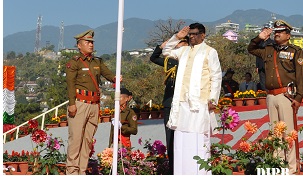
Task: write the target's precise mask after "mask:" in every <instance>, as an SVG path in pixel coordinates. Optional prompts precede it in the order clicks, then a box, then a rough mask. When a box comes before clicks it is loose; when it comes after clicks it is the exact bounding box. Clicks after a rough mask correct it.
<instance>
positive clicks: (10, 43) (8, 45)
mask: <svg viewBox="0 0 303 176" xmlns="http://www.w3.org/2000/svg"><path fill="white" fill-rule="evenodd" d="M271 14H272V12H270V11H267V10H264V9H251V10H245V11H244V10H236V11H234V12H233V13H232V14H230V15H228V16H226V17H224V18H222V19H220V20H217V21H214V22H203V21H207V19H205V18H206V17H204V18H201V20H200V21H199V22H201V23H203V24H204V25H205V26H206V27H207V28H210V29H214V27H215V26H216V25H219V24H221V23H223V22H226V21H227V20H231V21H232V22H234V23H239V24H240V30H241V29H243V28H244V26H245V24H247V23H249V24H254V25H259V26H262V25H263V24H265V23H266V22H268V21H269V20H271ZM275 16H276V18H277V19H284V20H286V21H287V22H289V23H290V24H291V25H293V26H295V27H302V26H303V20H302V19H303V16H302V15H292V16H289V17H285V16H282V15H279V14H275ZM176 21H177V20H176ZM184 21H185V25H189V24H191V23H193V22H196V21H193V20H190V19H187V20H184ZM158 22H159V20H157V21H151V20H146V19H139V18H129V19H125V20H124V33H123V50H133V49H138V48H145V47H146V44H145V41H146V40H147V39H148V38H149V34H150V32H151V31H152V30H153V29H154V26H155V24H156V23H158ZM89 28H90V27H89V26H84V25H69V26H65V27H64V46H65V48H74V46H75V40H74V38H73V36H75V35H76V34H78V33H80V32H83V31H84V30H87V29H89ZM94 30H95V40H96V42H95V49H96V51H97V52H98V55H102V54H112V53H115V52H116V43H117V22H114V23H110V24H106V25H102V26H99V27H97V28H95V29H94ZM41 31H42V33H41V47H45V45H46V43H47V41H49V43H50V44H51V45H54V46H55V50H56V51H57V47H58V43H59V35H60V31H59V26H58V27H56V26H42V29H41ZM35 33H36V30H35V29H33V30H31V31H24V32H18V33H15V34H11V35H8V36H5V37H4V39H3V44H4V46H3V52H4V53H7V52H9V51H15V52H16V53H23V54H24V53H26V52H33V51H34V47H35V38H36V36H35V35H36V34H35Z"/></svg>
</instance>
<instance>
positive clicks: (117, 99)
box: [112, 0, 124, 175]
mask: <svg viewBox="0 0 303 176" xmlns="http://www.w3.org/2000/svg"><path fill="white" fill-rule="evenodd" d="M123 14H124V0H119V9H118V29H117V61H116V63H117V64H116V91H115V122H114V124H115V125H114V140H113V144H114V145H113V147H114V148H113V165H112V166H113V170H112V175H117V170H118V166H117V164H118V124H119V116H120V73H121V53H122V39H123Z"/></svg>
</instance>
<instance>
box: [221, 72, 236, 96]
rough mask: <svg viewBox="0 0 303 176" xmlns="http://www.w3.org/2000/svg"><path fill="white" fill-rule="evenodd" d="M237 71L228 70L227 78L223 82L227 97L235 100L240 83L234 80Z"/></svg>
mask: <svg viewBox="0 0 303 176" xmlns="http://www.w3.org/2000/svg"><path fill="white" fill-rule="evenodd" d="M234 74H235V71H234V70H233V69H231V68H229V69H227V71H226V73H225V76H224V78H223V81H222V87H223V90H224V94H225V97H230V98H234V93H236V91H237V90H239V83H238V82H237V81H235V80H233V75H234Z"/></svg>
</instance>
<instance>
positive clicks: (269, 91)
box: [268, 87, 287, 95]
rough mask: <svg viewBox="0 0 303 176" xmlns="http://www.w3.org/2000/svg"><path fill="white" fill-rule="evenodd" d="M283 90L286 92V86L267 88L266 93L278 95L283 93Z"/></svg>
mask: <svg viewBox="0 0 303 176" xmlns="http://www.w3.org/2000/svg"><path fill="white" fill-rule="evenodd" d="M285 92H287V87H282V88H279V89H272V90H268V94H272V95H278V94H281V93H285Z"/></svg>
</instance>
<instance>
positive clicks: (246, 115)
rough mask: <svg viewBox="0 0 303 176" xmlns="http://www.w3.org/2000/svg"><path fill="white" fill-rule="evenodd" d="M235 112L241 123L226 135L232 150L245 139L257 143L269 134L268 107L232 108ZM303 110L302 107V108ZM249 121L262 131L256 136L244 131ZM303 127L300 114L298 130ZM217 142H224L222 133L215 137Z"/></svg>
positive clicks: (226, 141)
mask: <svg viewBox="0 0 303 176" xmlns="http://www.w3.org/2000/svg"><path fill="white" fill-rule="evenodd" d="M231 108H232V109H233V110H235V111H236V112H238V113H239V116H240V123H239V125H238V126H237V127H235V128H234V129H233V130H228V131H226V132H225V134H224V143H225V144H228V145H230V146H232V149H237V148H238V147H239V145H240V142H241V141H242V139H243V138H246V139H249V140H250V141H255V140H258V139H261V138H264V137H265V136H267V134H268V129H269V128H268V125H267V123H268V122H269V116H268V114H267V109H266V106H261V105H256V106H242V107H237V106H233V107H231ZM301 108H302V107H301ZM264 114H265V115H264ZM247 120H249V121H250V122H252V123H255V124H256V125H257V127H258V129H260V130H261V131H262V133H261V132H260V131H258V132H256V134H252V133H248V132H246V130H245V129H244V125H243V124H244V123H245V122H246V121H247ZM302 126H303V116H302V114H298V129H300V128H301V127H302ZM298 136H299V147H300V148H301V150H302V149H303V139H302V138H303V134H302V132H301V133H299V134H298ZM213 138H215V140H216V142H222V131H221V132H220V134H216V135H213Z"/></svg>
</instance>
